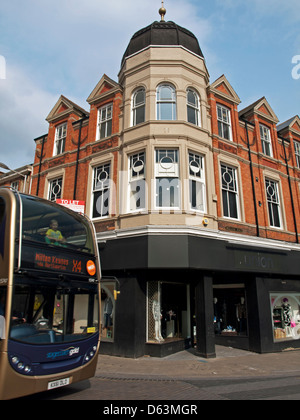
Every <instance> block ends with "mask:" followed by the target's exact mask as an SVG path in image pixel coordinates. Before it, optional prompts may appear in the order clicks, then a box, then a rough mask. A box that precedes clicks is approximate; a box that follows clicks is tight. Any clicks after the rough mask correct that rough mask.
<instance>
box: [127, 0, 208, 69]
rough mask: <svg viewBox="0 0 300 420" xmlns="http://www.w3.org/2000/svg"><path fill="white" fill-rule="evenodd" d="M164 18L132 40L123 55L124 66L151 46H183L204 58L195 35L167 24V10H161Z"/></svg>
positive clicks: (135, 35) (139, 32) (172, 24)
mask: <svg viewBox="0 0 300 420" xmlns="http://www.w3.org/2000/svg"><path fill="white" fill-rule="evenodd" d="M159 13H160V15H161V17H162V19H161V21H160V22H157V21H156V22H153V23H152V24H151V25H149V26H146V27H145V28H143V29H141V30H139V31H138V32H136V33H135V34H134V35H133V37H132V38H131V40H130V42H129V44H128V47H127V49H126V51H125V53H124V55H123V58H122V64H123V63H124V61H125V59H126V58H127V57H129V56H130V55H132V54H135V53H137V52H139V51H141V50H143V49H144V48H147V47H149V46H150V45H151V46H157V45H159V46H177V45H178V46H182V47H184V48H186V49H187V50H189V51H191V52H192V53H194V54H197V55H199V56H200V57H203V54H202V51H201V49H200V46H199V42H198V40H197V38H196V37H195V35H194V34H193V33H192V32H190V31H188V30H187V29H185V28H182V27H181V26H179V25H177V24H176V23H174V22H171V21H169V22H165V20H164V15H165V14H166V9H165V8H164V7H162V8H161V9H159Z"/></svg>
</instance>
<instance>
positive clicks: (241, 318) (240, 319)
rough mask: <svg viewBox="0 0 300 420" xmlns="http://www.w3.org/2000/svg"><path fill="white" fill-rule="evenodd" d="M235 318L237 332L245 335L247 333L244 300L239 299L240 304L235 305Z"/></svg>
mask: <svg viewBox="0 0 300 420" xmlns="http://www.w3.org/2000/svg"><path fill="white" fill-rule="evenodd" d="M236 318H237V323H238V332H239V333H240V334H241V333H245V332H246V331H247V310H246V305H245V298H244V297H241V301H240V303H238V304H237V305H236Z"/></svg>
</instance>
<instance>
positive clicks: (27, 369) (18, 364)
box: [10, 355, 33, 375]
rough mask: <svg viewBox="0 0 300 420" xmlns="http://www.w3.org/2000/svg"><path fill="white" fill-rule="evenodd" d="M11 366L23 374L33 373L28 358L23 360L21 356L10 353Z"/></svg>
mask: <svg viewBox="0 0 300 420" xmlns="http://www.w3.org/2000/svg"><path fill="white" fill-rule="evenodd" d="M10 363H11V366H12V367H13V368H14V370H16V371H17V372H19V373H22V374H23V375H24V374H25V375H33V372H32V366H31V363H30V361H29V360H25V358H22V357H21V356H16V355H12V356H10Z"/></svg>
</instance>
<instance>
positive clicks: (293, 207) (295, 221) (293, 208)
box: [278, 136, 299, 243]
mask: <svg viewBox="0 0 300 420" xmlns="http://www.w3.org/2000/svg"><path fill="white" fill-rule="evenodd" d="M278 137H279V138H280V139H281V141H282V146H283V151H284V160H285V164H286V172H287V176H288V181H289V189H290V195H291V203H292V213H293V218H294V225H295V234H296V242H297V243H299V237H298V229H297V219H296V212H295V206H294V199H293V190H292V183H291V176H290V171H289V164H288V160H289V159H290V158H289V159H288V158H287V155H286V150H285V144H284V142H285V141H286V142H287V143H289V144H290V141H289V140H288V139H284V138H283V137H280V136H278Z"/></svg>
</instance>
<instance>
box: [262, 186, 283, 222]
mask: <svg viewBox="0 0 300 420" xmlns="http://www.w3.org/2000/svg"><path fill="white" fill-rule="evenodd" d="M265 189H266V199H267V205H268V216H269V225H270V226H271V227H273V228H277V229H282V212H281V203H280V194H279V182H278V181H275V180H274V179H270V178H265ZM275 209H276V213H277V214H276V215H275ZM275 219H278V225H277V224H276V222H275Z"/></svg>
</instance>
